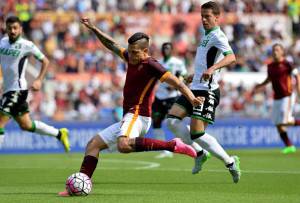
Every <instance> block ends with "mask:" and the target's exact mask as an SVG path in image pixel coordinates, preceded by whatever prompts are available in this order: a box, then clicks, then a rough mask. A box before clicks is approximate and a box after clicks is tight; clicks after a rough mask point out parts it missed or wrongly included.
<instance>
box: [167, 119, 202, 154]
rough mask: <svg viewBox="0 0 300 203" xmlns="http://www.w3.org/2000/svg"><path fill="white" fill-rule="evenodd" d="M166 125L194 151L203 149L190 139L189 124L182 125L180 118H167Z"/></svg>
mask: <svg viewBox="0 0 300 203" xmlns="http://www.w3.org/2000/svg"><path fill="white" fill-rule="evenodd" d="M167 126H168V128H169V130H171V132H172V133H173V134H174V135H175V136H176V137H178V138H181V139H182V141H183V142H184V143H186V144H188V145H191V146H192V147H193V148H194V149H195V150H196V152H200V151H202V150H203V148H202V147H201V146H199V145H198V144H197V143H195V142H194V141H193V140H192V139H191V135H190V130H189V126H186V125H184V123H183V122H182V121H181V120H179V119H176V118H168V119H167Z"/></svg>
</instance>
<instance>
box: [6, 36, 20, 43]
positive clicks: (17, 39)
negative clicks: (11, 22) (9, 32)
mask: <svg viewBox="0 0 300 203" xmlns="http://www.w3.org/2000/svg"><path fill="white" fill-rule="evenodd" d="M21 38H22V36H21V35H20V36H19V37H18V39H17V40H16V41H14V42H13V43H10V41H9V38H8V43H9V44H14V43H16V42H18V41H19V40H20V39H21Z"/></svg>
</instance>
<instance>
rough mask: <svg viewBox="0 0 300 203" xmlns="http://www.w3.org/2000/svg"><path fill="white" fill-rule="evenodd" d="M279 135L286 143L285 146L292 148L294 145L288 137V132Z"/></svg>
mask: <svg viewBox="0 0 300 203" xmlns="http://www.w3.org/2000/svg"><path fill="white" fill-rule="evenodd" d="M279 135H280V138H281V140H282V141H283V142H284V144H285V146H287V147H288V146H292V145H293V144H292V142H291V140H290V139H289V137H288V134H287V132H282V133H279Z"/></svg>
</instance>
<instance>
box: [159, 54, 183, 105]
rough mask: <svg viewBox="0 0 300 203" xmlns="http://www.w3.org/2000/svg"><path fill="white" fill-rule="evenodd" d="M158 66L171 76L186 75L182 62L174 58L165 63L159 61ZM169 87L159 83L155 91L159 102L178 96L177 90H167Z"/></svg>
mask: <svg viewBox="0 0 300 203" xmlns="http://www.w3.org/2000/svg"><path fill="white" fill-rule="evenodd" d="M159 62H160V64H161V65H162V66H163V67H164V68H165V69H166V70H168V71H169V72H171V73H172V74H173V75H176V76H180V75H186V74H187V71H186V68H185V64H184V62H183V61H182V60H181V59H179V58H177V57H174V56H171V57H170V58H169V59H168V60H167V61H163V59H162V60H160V61H159ZM169 88H170V85H168V84H167V83H160V84H159V87H158V89H157V91H156V94H155V97H157V98H158V99H160V100H163V99H169V98H174V97H177V96H179V95H180V93H179V91H177V90H169Z"/></svg>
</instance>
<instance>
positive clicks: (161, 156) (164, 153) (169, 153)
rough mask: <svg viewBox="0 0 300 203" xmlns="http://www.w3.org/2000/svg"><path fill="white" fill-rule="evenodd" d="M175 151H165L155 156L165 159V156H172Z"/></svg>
mask: <svg viewBox="0 0 300 203" xmlns="http://www.w3.org/2000/svg"><path fill="white" fill-rule="evenodd" d="M172 157H173V153H172V152H169V151H163V152H161V153H160V154H159V155H157V156H156V157H155V158H157V159H163V158H172Z"/></svg>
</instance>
